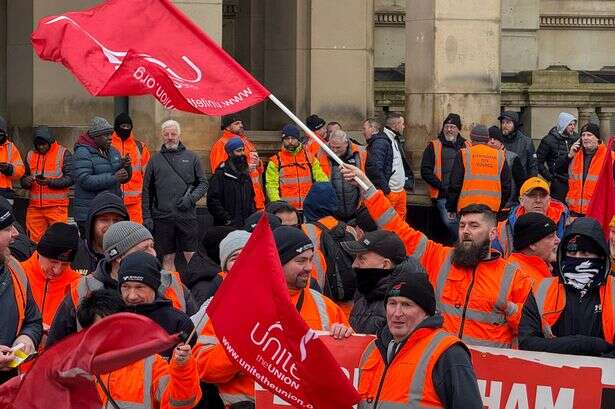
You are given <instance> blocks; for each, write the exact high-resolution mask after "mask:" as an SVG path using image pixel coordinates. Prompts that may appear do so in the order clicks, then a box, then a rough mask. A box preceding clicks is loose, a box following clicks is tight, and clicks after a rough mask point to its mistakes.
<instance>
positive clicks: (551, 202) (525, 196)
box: [492, 176, 569, 257]
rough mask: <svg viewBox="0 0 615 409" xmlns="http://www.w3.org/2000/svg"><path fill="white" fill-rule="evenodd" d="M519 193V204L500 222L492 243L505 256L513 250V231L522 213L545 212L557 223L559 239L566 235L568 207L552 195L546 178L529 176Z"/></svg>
mask: <svg viewBox="0 0 615 409" xmlns="http://www.w3.org/2000/svg"><path fill="white" fill-rule="evenodd" d="M519 193H520V195H519V202H520V204H519V206H516V207H513V208H512V209H510V212H509V214H508V217H507V218H506V220H504V221H502V222H500V223H498V237H497V239H496V240H494V241H493V243H492V246H493V248H494V249H496V250H498V251H499V252H500V253H502V255H503V256H504V257H508V256H509V255H510V253H512V251H513V231H514V228H515V224H516V222H517V220H518V219H519V217H521V216H522V215H524V214H527V213H532V212H535V213H541V214H544V215H545V216H547V217H548V218H550V219H551V220H552V221H553V222H554V223H555V224H556V228H557V230H556V234H557V237H558V239H561V238H562V236H563V235H564V229H565V228H566V223H567V221H568V216H569V212H568V208H567V207H566V206H565V205H564V204H563V203H561V202H559V201H557V200H555V199H553V198H552V197H551V196H550V188H549V183H547V181H545V180H544V179H542V178H540V177H538V176H534V177H531V178H529V179H528V180H526V181H525V182H524V183H523V185H521V189H520V191H519Z"/></svg>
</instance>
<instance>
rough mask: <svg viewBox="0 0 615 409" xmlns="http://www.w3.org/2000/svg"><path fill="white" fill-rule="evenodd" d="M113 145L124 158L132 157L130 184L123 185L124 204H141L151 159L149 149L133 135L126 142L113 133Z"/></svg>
mask: <svg viewBox="0 0 615 409" xmlns="http://www.w3.org/2000/svg"><path fill="white" fill-rule="evenodd" d="M111 145H112V146H113V147H114V148H115V149H117V150H118V152H119V153H120V155H122V157H124V156H126V155H130V167H131V168H132V176H131V177H130V180H129V181H128V182H126V183H124V184H122V185H121V188H122V192H123V193H124V204H126V205H131V204H135V203H140V202H141V192H142V191H143V175H144V174H145V167H146V166H147V163H148V162H149V159H150V153H149V149H147V146H145V144H144V143H142V142H140V141H137V140H136V139H135V137H134V135H133V134H132V133H131V134H130V136H129V137H128V138H127V139H126V140H125V141H124V140H122V138H120V137H119V136H118V135H117V134H116V133H115V132H113V135H112V139H111Z"/></svg>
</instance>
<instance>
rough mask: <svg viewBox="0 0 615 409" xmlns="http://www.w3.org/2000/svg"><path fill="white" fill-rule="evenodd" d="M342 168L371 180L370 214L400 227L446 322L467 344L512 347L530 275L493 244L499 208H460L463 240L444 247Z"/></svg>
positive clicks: (381, 223)
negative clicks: (425, 275)
mask: <svg viewBox="0 0 615 409" xmlns="http://www.w3.org/2000/svg"><path fill="white" fill-rule="evenodd" d="M342 173H343V174H344V177H346V178H347V179H348V180H351V179H353V178H354V177H355V176H358V177H359V178H360V179H361V180H362V181H363V182H365V183H366V184H367V185H368V187H369V188H368V190H367V191H366V192H364V202H365V206H366V207H367V209H368V210H369V212H370V215H371V216H372V218H373V219H374V220H376V222H377V224H378V226H379V227H381V228H383V229H385V230H389V231H393V232H395V233H397V234H398V235H399V237H400V238H401V239H402V241H403V242H404V244H405V246H406V253H407V254H408V255H409V256H413V257H415V258H416V259H417V260H419V262H420V263H421V265H422V266H423V267H424V268H425V270H426V271H427V274H428V275H429V279H430V281H431V282H432V285H434V286H435V289H436V294H438V297H437V299H436V302H437V306H438V311H440V313H441V314H442V316H443V318H444V326H443V328H444V329H445V330H446V331H449V332H451V333H454V334H457V336H458V337H459V338H461V339H462V340H464V341H465V342H466V343H468V344H478V345H485V346H493V347H503V348H510V347H511V346H512V345H513V343H514V341H515V339H516V337H517V332H518V325H519V319H520V317H521V307H522V305H523V303H524V302H525V299H526V298H527V295H528V293H529V292H530V289H531V280H530V278H529V277H528V276H527V275H525V274H524V273H523V272H522V271H521V270H519V268H518V267H517V266H516V265H515V264H513V263H509V262H508V261H506V260H504V259H503V258H502V257H501V256H500V254H499V253H498V252H497V251H491V250H490V242H491V241H492V240H493V239H494V238H495V235H496V216H495V213H493V212H492V211H491V210H490V209H489V208H488V207H487V206H485V205H469V206H467V207H465V208H464V209H463V210H462V211H461V212H460V221H459V240H458V241H457V243H456V244H455V247H446V246H443V245H442V244H439V243H435V242H433V241H431V240H428V239H427V237H426V236H425V235H424V234H423V233H421V232H419V231H417V230H415V229H413V228H412V227H410V226H409V225H408V224H407V223H405V222H404V221H403V220H402V219H401V218H400V217H399V216H398V214H397V213H396V211H395V210H394V208H393V207H392V205H391V203H390V202H389V201H388V200H387V199H386V197H385V196H384V194H383V193H382V192H380V191H377V190H376V189H375V188H374V186H373V185H372V184H371V182H370V180H369V179H368V178H367V177H366V176H365V174H363V172H361V171H360V170H359V169H357V168H355V167H350V165H347V166H346V167H345V168H344V169H343V170H342ZM483 317H486V318H483Z"/></svg>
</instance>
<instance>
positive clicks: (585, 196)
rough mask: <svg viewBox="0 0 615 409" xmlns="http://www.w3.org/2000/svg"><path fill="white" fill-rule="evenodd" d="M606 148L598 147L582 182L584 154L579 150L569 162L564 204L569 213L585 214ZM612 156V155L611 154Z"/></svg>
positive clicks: (601, 145)
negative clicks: (566, 205)
mask: <svg viewBox="0 0 615 409" xmlns="http://www.w3.org/2000/svg"><path fill="white" fill-rule="evenodd" d="M606 151H607V147H606V146H604V144H600V145H598V150H597V151H596V153H595V154H594V157H593V158H592V161H591V164H590V165H589V170H588V171H587V176H586V177H585V180H583V157H584V156H585V152H584V151H583V149H581V150H579V151H578V152H577V154H576V155H575V156H574V158H573V159H572V161H571V162H570V166H569V167H568V194H567V195H566V203H567V204H568V208H569V209H570V211H572V212H575V213H579V214H585V213H586V212H587V206H588V205H589V201H590V199H591V197H592V195H593V194H594V189H595V188H596V183H597V182H598V176H599V175H600V169H602V163H603V162H604V159H605V158H606ZM611 154H612V155H613V153H611Z"/></svg>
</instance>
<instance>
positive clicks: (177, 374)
mask: <svg viewBox="0 0 615 409" xmlns="http://www.w3.org/2000/svg"><path fill="white" fill-rule="evenodd" d="M125 309H126V307H125V305H124V303H123V302H122V299H121V298H120V297H119V295H118V293H117V291H112V290H97V291H94V292H92V293H91V294H90V295H88V297H86V298H85V299H84V300H83V301H82V302H81V304H80V305H79V309H78V317H79V320H80V321H79V322H80V324H81V325H82V326H83V327H84V328H85V327H89V326H90V325H92V324H94V323H95V322H97V321H99V320H101V319H103V318H105V317H107V316H109V315H112V314H115V313H117V312H122V311H125ZM96 381H97V388H98V394H99V396H100V399H101V401H102V405H103V407H105V408H106V407H118V408H133V407H135V408H136V407H159V408H174V409H175V408H176V409H190V408H193V407H194V405H196V403H197V402H198V401H199V399H200V398H201V388H200V385H199V379H198V372H197V368H196V362H195V359H194V357H193V356H192V353H191V348H190V346H189V345H184V344H180V345H178V346H177V347H176V348H175V349H174V350H173V357H172V359H171V360H170V362H167V361H165V360H164V359H163V358H162V357H161V356H159V355H152V356H150V357H147V358H145V359H142V360H140V361H137V362H134V363H132V364H130V365H128V366H126V367H124V368H122V369H119V370H117V371H114V372H111V373H107V374H102V375H100V376H97V377H96ZM145 391H147V392H145Z"/></svg>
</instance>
